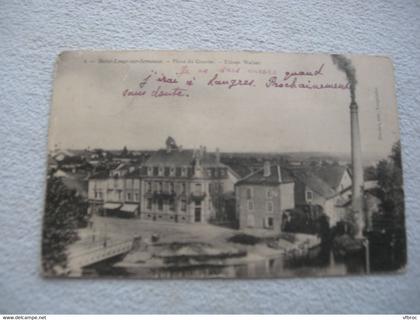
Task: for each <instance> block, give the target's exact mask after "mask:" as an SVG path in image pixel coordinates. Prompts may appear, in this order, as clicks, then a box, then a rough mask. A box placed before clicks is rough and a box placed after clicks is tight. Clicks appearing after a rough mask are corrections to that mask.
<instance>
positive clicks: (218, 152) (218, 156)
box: [216, 148, 220, 164]
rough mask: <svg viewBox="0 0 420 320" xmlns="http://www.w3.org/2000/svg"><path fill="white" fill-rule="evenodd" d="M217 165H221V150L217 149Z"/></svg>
mask: <svg viewBox="0 0 420 320" xmlns="http://www.w3.org/2000/svg"><path fill="white" fill-rule="evenodd" d="M216 163H218V164H219V163H220V150H219V148H216Z"/></svg>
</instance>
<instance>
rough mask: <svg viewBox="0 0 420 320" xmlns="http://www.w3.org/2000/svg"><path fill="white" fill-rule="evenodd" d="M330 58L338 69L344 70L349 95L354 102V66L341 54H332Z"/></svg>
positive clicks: (355, 81)
mask: <svg viewBox="0 0 420 320" xmlns="http://www.w3.org/2000/svg"><path fill="white" fill-rule="evenodd" d="M331 58H332V60H333V62H334V64H335V65H336V66H337V67H338V69H340V70H342V71H344V72H345V73H346V76H347V80H348V81H349V83H350V96H351V101H352V102H356V96H355V90H356V83H357V80H356V69H355V68H354V66H353V64H352V63H351V60H350V59H348V58H346V57H345V56H343V55H341V54H332V55H331Z"/></svg>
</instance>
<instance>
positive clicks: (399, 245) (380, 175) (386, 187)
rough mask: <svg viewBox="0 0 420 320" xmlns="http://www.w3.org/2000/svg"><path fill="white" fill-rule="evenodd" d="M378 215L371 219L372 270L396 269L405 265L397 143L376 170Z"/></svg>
mask: <svg viewBox="0 0 420 320" xmlns="http://www.w3.org/2000/svg"><path fill="white" fill-rule="evenodd" d="M376 177H377V180H378V190H377V194H376V196H377V197H378V198H379V199H380V202H381V204H380V212H378V213H376V214H374V215H373V217H372V225H373V230H372V231H371V233H370V239H369V241H370V244H371V254H372V255H373V256H372V257H371V260H372V267H373V268H375V269H377V270H389V269H397V268H400V267H402V266H404V265H405V263H406V259H407V256H406V236H405V221H404V220H405V219H404V190H403V176H402V167H401V146H400V142H397V143H396V144H395V145H394V146H393V148H392V152H391V155H390V156H389V158H388V159H384V160H382V161H380V162H379V163H378V165H377V167H376Z"/></svg>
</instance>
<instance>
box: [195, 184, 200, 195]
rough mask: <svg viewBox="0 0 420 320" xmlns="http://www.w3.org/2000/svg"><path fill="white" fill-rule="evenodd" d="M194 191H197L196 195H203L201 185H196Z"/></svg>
mask: <svg viewBox="0 0 420 320" xmlns="http://www.w3.org/2000/svg"><path fill="white" fill-rule="evenodd" d="M194 191H195V192H196V193H201V183H196V184H195V188H194Z"/></svg>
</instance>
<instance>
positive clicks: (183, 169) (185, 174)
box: [181, 168, 187, 177]
mask: <svg viewBox="0 0 420 320" xmlns="http://www.w3.org/2000/svg"><path fill="white" fill-rule="evenodd" d="M181 176H183V177H186V176H187V168H181Z"/></svg>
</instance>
